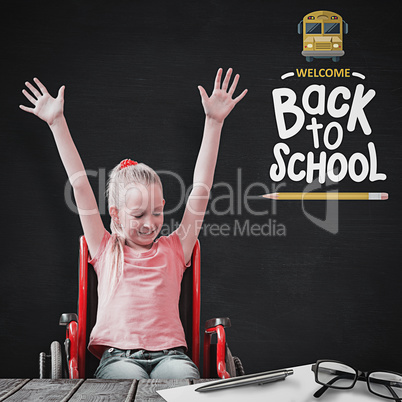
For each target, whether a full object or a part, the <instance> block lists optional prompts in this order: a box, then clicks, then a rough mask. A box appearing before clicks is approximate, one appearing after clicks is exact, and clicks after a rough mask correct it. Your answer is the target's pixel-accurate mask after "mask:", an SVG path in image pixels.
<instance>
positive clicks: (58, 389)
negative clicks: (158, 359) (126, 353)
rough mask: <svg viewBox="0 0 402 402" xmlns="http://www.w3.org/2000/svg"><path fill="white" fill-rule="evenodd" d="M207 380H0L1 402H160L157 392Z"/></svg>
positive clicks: (161, 399)
mask: <svg viewBox="0 0 402 402" xmlns="http://www.w3.org/2000/svg"><path fill="white" fill-rule="evenodd" d="M205 381H209V380H204V379H201V380H140V381H137V380H99V379H94V378H91V379H87V380H69V379H63V380H39V379H0V402H2V401H6V402H17V401H19V402H27V401H28V402H29V401H32V402H37V401H46V402H48V401H55V402H56V401H57V402H66V401H69V402H78V401H79V402H83V401H85V402H98V401H102V402H103V401H119V402H120V401H121V402H139V401H149V402H157V401H158V402H161V401H164V399H163V398H162V397H160V396H159V394H157V393H156V391H157V390H161V389H166V388H174V387H180V386H183V385H191V384H196V383H201V382H205Z"/></svg>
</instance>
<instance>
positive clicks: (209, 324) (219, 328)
mask: <svg viewBox="0 0 402 402" xmlns="http://www.w3.org/2000/svg"><path fill="white" fill-rule="evenodd" d="M230 326H231V322H230V319H229V318H228V317H224V318H212V319H210V320H207V321H206V323H205V332H204V373H203V374H204V377H205V378H208V377H209V376H210V348H211V338H212V335H213V334H215V333H216V336H217V338H218V343H217V347H216V371H217V373H218V376H219V378H230V374H229V373H228V372H227V371H226V334H225V328H228V327H230Z"/></svg>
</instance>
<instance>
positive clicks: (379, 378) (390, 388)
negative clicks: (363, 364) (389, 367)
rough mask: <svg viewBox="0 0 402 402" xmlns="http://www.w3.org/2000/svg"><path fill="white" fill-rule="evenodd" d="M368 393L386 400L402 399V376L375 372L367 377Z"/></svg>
mask: <svg viewBox="0 0 402 402" xmlns="http://www.w3.org/2000/svg"><path fill="white" fill-rule="evenodd" d="M368 385H369V388H370V391H371V392H373V393H375V394H377V395H379V396H384V397H386V398H392V399H400V398H402V375H400V374H394V373H387V372H385V371H376V372H374V373H371V374H370V375H369V377H368Z"/></svg>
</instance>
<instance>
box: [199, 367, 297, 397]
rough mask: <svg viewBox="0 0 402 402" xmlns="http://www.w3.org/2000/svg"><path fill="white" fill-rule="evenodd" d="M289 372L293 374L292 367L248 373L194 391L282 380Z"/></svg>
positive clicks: (207, 390)
mask: <svg viewBox="0 0 402 402" xmlns="http://www.w3.org/2000/svg"><path fill="white" fill-rule="evenodd" d="M291 374H293V370H292V369H290V370H274V371H266V372H264V373H258V374H249V375H244V376H241V377H234V378H229V379H227V380H222V381H219V382H217V383H214V384H210V385H203V386H202V387H199V388H197V389H196V390H195V391H198V392H209V391H216V390H219V389H225V388H232V387H240V386H242V385H250V384H258V385H262V384H266V383H269V382H274V381H280V380H284V379H285V378H286V377H287V376H289V375H291Z"/></svg>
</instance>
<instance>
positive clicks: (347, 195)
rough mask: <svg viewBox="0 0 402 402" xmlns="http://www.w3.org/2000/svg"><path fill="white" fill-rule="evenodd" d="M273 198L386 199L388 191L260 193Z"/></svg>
mask: <svg viewBox="0 0 402 402" xmlns="http://www.w3.org/2000/svg"><path fill="white" fill-rule="evenodd" d="M262 197H264V198H271V199H273V200H351V201H352V200H387V199H388V193H341V192H325V193H319V192H311V193H287V192H285V193H271V194H264V195H262Z"/></svg>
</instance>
